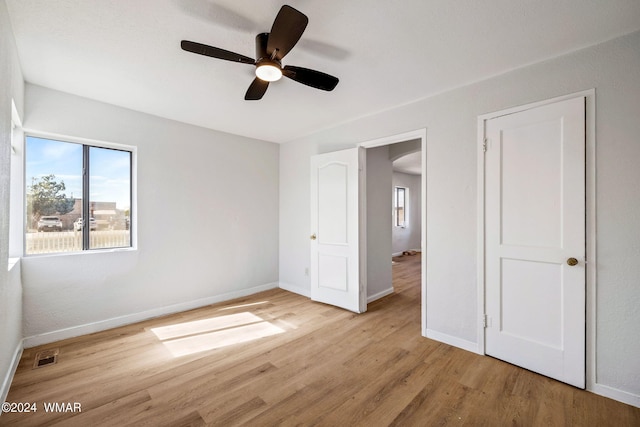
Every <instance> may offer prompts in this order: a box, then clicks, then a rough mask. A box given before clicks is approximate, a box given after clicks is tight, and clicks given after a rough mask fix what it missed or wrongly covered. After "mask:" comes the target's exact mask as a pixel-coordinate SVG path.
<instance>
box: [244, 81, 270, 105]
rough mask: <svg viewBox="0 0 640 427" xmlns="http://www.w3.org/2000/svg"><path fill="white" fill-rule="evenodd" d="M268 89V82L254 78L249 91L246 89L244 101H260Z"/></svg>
mask: <svg viewBox="0 0 640 427" xmlns="http://www.w3.org/2000/svg"><path fill="white" fill-rule="evenodd" d="M268 87H269V82H266V81H264V80H261V79H259V78H257V77H256V78H255V79H253V82H252V83H251V85H249V89H247V93H246V94H245V95H244V99H245V101H257V100H259V99H262V97H263V96H264V93H265V92H266V91H267V88H268Z"/></svg>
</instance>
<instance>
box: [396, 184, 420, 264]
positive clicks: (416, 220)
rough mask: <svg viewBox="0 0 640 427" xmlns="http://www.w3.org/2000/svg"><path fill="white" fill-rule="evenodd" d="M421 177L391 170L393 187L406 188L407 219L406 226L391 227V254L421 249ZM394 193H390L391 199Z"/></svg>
mask: <svg viewBox="0 0 640 427" xmlns="http://www.w3.org/2000/svg"><path fill="white" fill-rule="evenodd" d="M421 181H422V179H421V177H420V175H410V174H407V173H402V172H393V187H394V188H395V187H405V188H407V189H408V191H409V194H408V196H409V197H408V199H407V208H408V209H407V214H408V215H407V218H408V220H409V222H408V224H407V226H406V227H396V226H395V225H393V226H392V227H391V228H392V245H391V252H392V253H393V254H401V253H402V252H403V251H408V250H418V249H421V248H422V247H421V244H420V238H421V236H422V202H421V200H422V197H421V189H422V188H421V187H422V185H421ZM393 198H394V194H393V193H392V194H391V199H393Z"/></svg>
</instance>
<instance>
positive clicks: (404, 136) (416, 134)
mask: <svg viewBox="0 0 640 427" xmlns="http://www.w3.org/2000/svg"><path fill="white" fill-rule="evenodd" d="M414 139H420V149H421V154H420V156H421V160H422V175H421V177H420V186H421V188H420V193H421V194H420V199H421V200H420V204H421V211H422V215H421V216H422V218H420V221H421V227H422V230H421V236H420V250H421V251H422V259H421V261H420V264H421V265H420V276H421V277H420V282H421V290H420V297H421V300H420V312H421V331H422V336H423V337H426V336H427V278H426V277H427V276H426V271H427V267H426V266H427V257H426V255H425V254H426V252H425V244H426V242H427V128H421V129H416V130H413V131H409V132H404V133H401V134H396V135H390V136H385V137H382V138H377V139H373V140H369V141H365V142H361V143H359V144H357V146H358V147H363V148H375V147H381V146H384V145H391V144H396V143H399V142H405V141H410V140H414ZM366 199H367V194H366V190H365V192H364V201H363V202H364V206H366V203H367V200H366ZM363 216H364V217H366V211H363V213H362V215H361V217H360V220H361V221H362V219H363ZM365 230H366V228H365ZM364 234H365V236H366V233H364ZM363 249H364V258H365V259H366V257H367V254H366V250H367V247H366V237H365V241H364V248H363ZM389 255H391V254H389ZM365 265H366V264H365Z"/></svg>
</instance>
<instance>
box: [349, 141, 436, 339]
mask: <svg viewBox="0 0 640 427" xmlns="http://www.w3.org/2000/svg"><path fill="white" fill-rule="evenodd" d="M426 132H427V131H426V129H418V130H415V131H411V132H406V133H403V134H398V135H392V136H389V137H385V138H380V139H376V140H372V141H367V142H364V143H361V144H359V146H360V147H364V148H366V149H367V187H366V191H365V193H366V199H367V200H366V205H367V227H366V229H367V239H366V240H367V256H366V259H367V261H366V263H367V270H368V274H367V277H368V279H369V280H368V286H369V285H372V286H374V288H373V289H371V290H369V289H368V294H367V295H368V298H367V299H368V302H372V301H375V300H377V299H379V298H382V297H383V296H385V295H388V294H390V293H392V292H394V288H393V285H392V283H393V280H394V279H395V278H394V277H393V272H392V271H393V269H392V265H391V262H392V256H393V255H394V254H395V252H400V255H401V254H402V252H403V251H405V250H409V251H410V250H413V251H414V252H415V253H416V254H417V255H412V256H411V255H410V256H409V257H412V259H411V261H412V263H413V264H414V265H415V264H417V267H418V268H412V269H409V270H410V271H412V273H411V274H419V275H420V306H421V330H422V335H423V336H426V274H425V272H426V256H425V252H424V248H425V244H426V221H425V214H426ZM376 150H379V155H377V156H374V157H377V159H378V162H382V161H384V160H385V156H386V161H387V162H389V166H388V167H389V171H388V175H387V176H386V177H384V176H383V177H382V178H380V176H378V177H375V176H374V177H373V178H372V176H371V175H370V171H371V170H375V164H376V160H375V159H374V161H371V160H372V156H371V154H373V153H374V152H375V151H376ZM407 155H411V156H413V160H412V161H411V162H410V163H412V167H413V168H414V169H413V179H412V180H413V181H414V182H416V181H417V182H418V183H419V185H418V186H417V188H416V186H412V187H414V188H413V191H414V192H417V193H418V194H414V196H419V197H414V198H413V199H414V201H413V203H418V204H419V209H415V213H413V214H412V213H411V210H410V208H409V210H408V211H407V212H408V215H407V218H406V219H408V220H409V221H410V222H412V223H413V224H415V225H419V227H416V228H418V229H419V233H418V234H419V237H418V238H417V239H414V240H411V241H405V242H404V243H405V244H407V245H409V246H405V249H403V250H397V251H395V250H394V246H393V229H392V228H391V227H393V226H394V214H395V210H394V209H395V207H394V204H393V203H392V200H393V199H394V187H395V186H396V184H397V186H402V183H404V184H405V187H404V188H409V187H410V185H408V184H407V182H406V181H403V182H402V183H401V182H400V181H398V180H396V181H394V179H393V163H395V162H394V161H396V160H399V159H402V158H403V157H404V158H405V162H408V161H409V160H410V159H409V158H407V157H406V156H407ZM416 158H417V161H416ZM400 163H402V162H400ZM416 165H418V166H417V167H418V170H416V169H415V167H416ZM405 166H407V165H405ZM397 169H400V168H398V167H397ZM405 172H407V169H405ZM409 180H411V178H409ZM381 188H384V189H387V191H384V190H382V191H381ZM408 192H409V193H411V188H409V191H408ZM405 195H406V193H405ZM380 198H382V199H383V200H382V201H381V202H379V203H377V202H376V200H377V199H380ZM372 199H374V200H373V201H372ZM408 201H409V203H411V196H409V200H408ZM376 206H382V209H386V211H385V212H384V215H380V216H378V215H375V212H376ZM407 207H409V206H408V205H407ZM414 207H416V206H414ZM376 217H377V218H376ZM372 220H374V221H373V222H372ZM378 224H380V225H378ZM381 230H383V232H384V233H388V236H387V237H386V238H384V239H381V240H379V239H376V238H375V235H376V234H379V233H380V231H381ZM404 231H407V230H406V229H405V230H404ZM405 237H406V236H405ZM379 241H383V242H387V243H384V245H380V244H379ZM410 246H411V247H410ZM414 246H415V247H414ZM398 247H403V246H396V248H398ZM381 265H383V266H384V269H385V270H384V271H388V273H386V274H388V276H386V277H388V280H387V281H386V282H383V283H375V282H371V277H375V273H376V272H375V270H376V269H377V268H378V267H379V266H381ZM404 270H405V271H407V269H404ZM384 283H386V284H387V285H386V286H385V284H384Z"/></svg>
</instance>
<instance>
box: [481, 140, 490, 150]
mask: <svg viewBox="0 0 640 427" xmlns="http://www.w3.org/2000/svg"><path fill="white" fill-rule="evenodd" d="M488 141H489V140H488V139H487V138H485V139H484V141H482V151H483V152H485V153H486V152H487V143H488Z"/></svg>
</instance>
